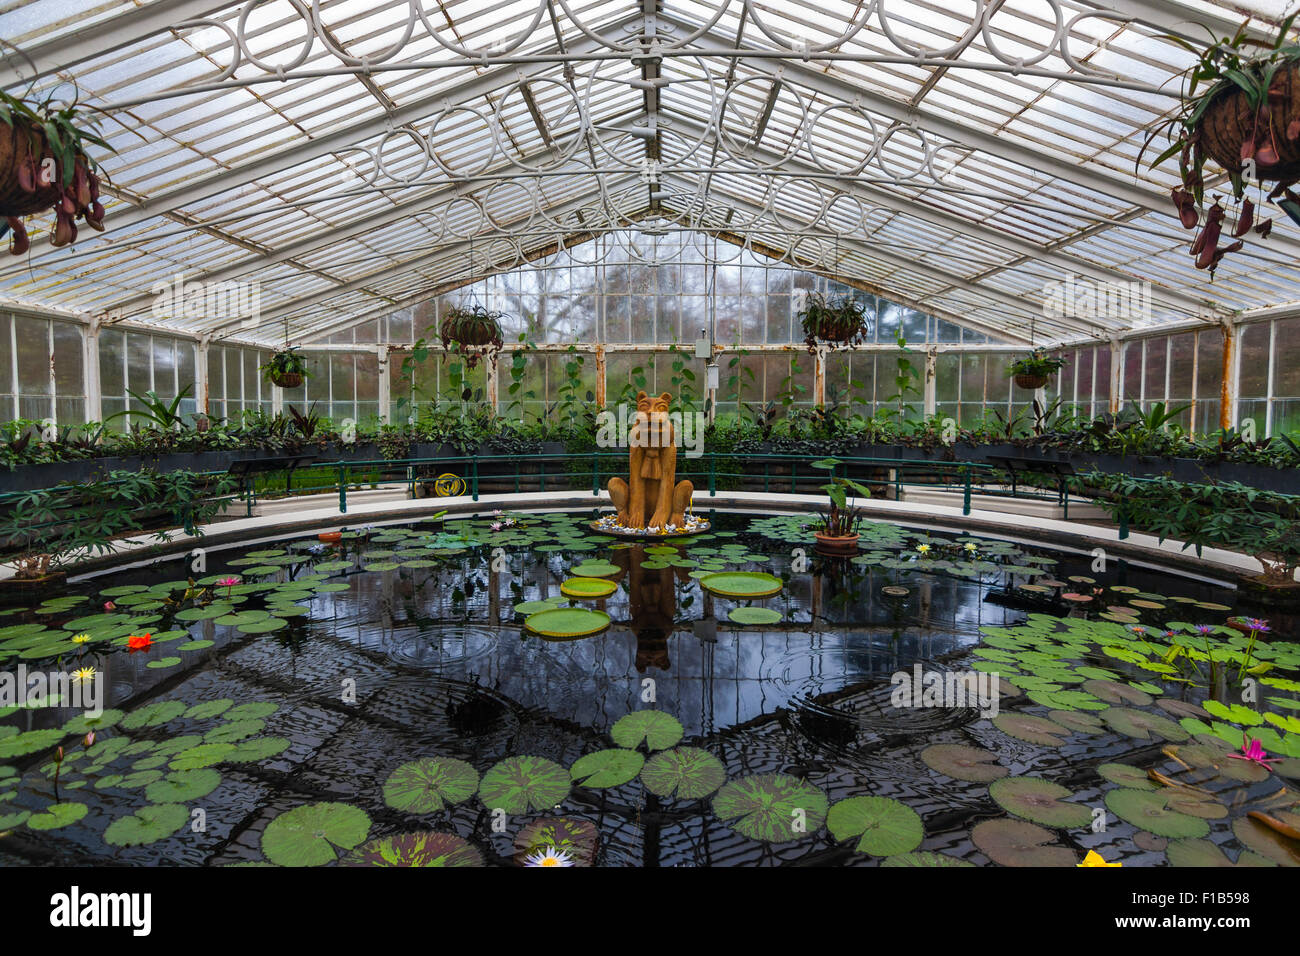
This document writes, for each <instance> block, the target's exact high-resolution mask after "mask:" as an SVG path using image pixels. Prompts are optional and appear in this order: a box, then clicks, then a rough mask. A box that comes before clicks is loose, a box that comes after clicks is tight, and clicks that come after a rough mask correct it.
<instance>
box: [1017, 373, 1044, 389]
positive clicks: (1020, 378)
mask: <svg viewBox="0 0 1300 956" xmlns="http://www.w3.org/2000/svg"><path fill="white" fill-rule="evenodd" d="M1016 384H1017V385H1019V386H1020V387H1021V388H1027V389H1030V390H1033V389H1036V388H1042V387H1043V386H1044V385H1046V384H1047V376H1046V375H1017V376H1016Z"/></svg>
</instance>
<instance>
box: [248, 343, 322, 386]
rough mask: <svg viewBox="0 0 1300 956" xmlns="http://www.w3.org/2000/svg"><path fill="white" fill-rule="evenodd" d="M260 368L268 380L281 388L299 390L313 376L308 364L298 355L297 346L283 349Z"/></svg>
mask: <svg viewBox="0 0 1300 956" xmlns="http://www.w3.org/2000/svg"><path fill="white" fill-rule="evenodd" d="M260 368H261V371H262V374H263V375H264V376H265V377H266V380H267V381H268V382H270V383H271V384H272V385H278V386H279V387H280V388H297V387H298V386H299V385H301V384H302V382H303V379H305V378H307V376H308V375H309V374H311V373H309V372H308V371H307V362H306V361H305V360H304V359H303V357H302V356H301V355H299V354H298V347H297V346H294V347H293V348H286V349H281V350H280V351H278V352H276V353H275V354H274V355H272V356H271V358H270V360H269V361H268V362H267V363H266V364H265V365H262V366H260Z"/></svg>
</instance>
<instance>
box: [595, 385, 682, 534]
mask: <svg viewBox="0 0 1300 956" xmlns="http://www.w3.org/2000/svg"><path fill="white" fill-rule="evenodd" d="M671 401H672V395H671V394H670V393H668V392H664V393H663V394H662V395H647V394H646V393H645V392H638V393H637V396H636V417H635V418H634V419H633V422H632V427H631V429H629V434H628V448H629V469H628V480H627V481H624V480H623V479H622V478H611V479H609V485H608V488H609V497H610V500H611V501H613V503H614V507H615V509H617V511H618V523H619V524H620V525H622V526H623V527H624V528H637V529H648V528H655V529H659V530H664V529H666V528H667V527H668V526H670V525H672V526H674V527H676V528H679V529H680V528H683V527H684V525H685V513H686V509H687V508H689V507H690V504H691V495H692V494H694V492H695V486H694V485H693V484H691V483H690V482H689V481H687V480H685V479H683V480H681V481H676V478H677V444H676V441H675V439H676V433H675V432H674V430H673V423H672V420H671V419H670V418H669V417H668V405H669V403H670V402H671Z"/></svg>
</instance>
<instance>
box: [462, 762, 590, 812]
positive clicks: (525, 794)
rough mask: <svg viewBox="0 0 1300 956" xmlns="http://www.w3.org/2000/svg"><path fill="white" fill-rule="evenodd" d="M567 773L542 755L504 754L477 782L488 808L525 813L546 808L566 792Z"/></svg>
mask: <svg viewBox="0 0 1300 956" xmlns="http://www.w3.org/2000/svg"><path fill="white" fill-rule="evenodd" d="M569 789H570V782H569V772H568V771H567V770H565V769H564V768H563V767H561V766H560V765H559V764H557V763H555V762H554V761H553V760H547V759H546V758H545V757H532V756H526V755H525V756H520V757H507V758H506V759H505V760H502V761H501V762H500V763H498V764H496V765H495V766H494V767H492V768H491V769H490V770H488V772H487V773H485V774H483V780H482V782H481V783H480V784H479V799H480V800H482V801H483V805H484V806H485V807H487V808H488V809H489V810H498V809H499V810H504V811H505V812H506V813H510V814H517V813H527V812H528V811H529V810H530V809H532V810H549V809H551V808H552V807H554V806H555V805H556V804H558V803H560V801H562V800H563V799H564V798H565V797H567V796H568V795H569Z"/></svg>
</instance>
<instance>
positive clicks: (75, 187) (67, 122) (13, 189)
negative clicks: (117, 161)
mask: <svg viewBox="0 0 1300 956" xmlns="http://www.w3.org/2000/svg"><path fill="white" fill-rule="evenodd" d="M0 121H2V122H0V216H2V217H4V222H3V223H0V236H3V235H5V234H6V233H8V234H9V251H10V253H12V254H13V255H22V254H23V253H25V252H26V251H27V250H28V248H29V245H30V243H29V240H28V238H27V227H26V225H25V224H24V222H23V217H24V216H30V215H33V214H35V213H38V212H42V211H44V210H46V209H53V210H54V215H55V227H54V233H53V235H52V237H51V239H50V244H51V245H54V246H66V245H68V244H70V243H72V242H75V241H76V239H77V225H76V220H77V219H78V218H80V219H81V220H83V221H84V222H85V223H87V224H88V225H89V226H90V227H91V228H92V229H95V230H97V231H100V232H102V231H103V229H104V207H103V205H102V204H101V203H100V201H99V176H98V175H97V173H98V172H99V165H98V164H97V163H96V162H95V161H94V160H93V159H91V158H90V155H89V154H88V153H87V152H86V145H87V144H93V145H95V146H99V147H102V148H103V149H106V150H110V151H111V149H112V148H111V147H110V146H109V145H108V144H107V143H105V142H104V141H103V140H102V139H100V138H99V137H98V136H96V135H95V134H94V133H92V132H91V131H90V129H89V128H88V127H89V124H88V123H87V122H86V120H85V116H84V114H83V113H82V111H81V109H80V107H79V106H78V104H77V103H76V102H73V103H72V104H70V105H67V106H64V107H62V108H56V106H55V104H54V101H53V100H51V99H47V100H45V101H43V102H41V103H37V104H35V105H31V104H29V103H26V102H24V101H23V100H22V99H21V98H20V97H17V96H14V95H12V94H9V93H5V92H3V91H0Z"/></svg>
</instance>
